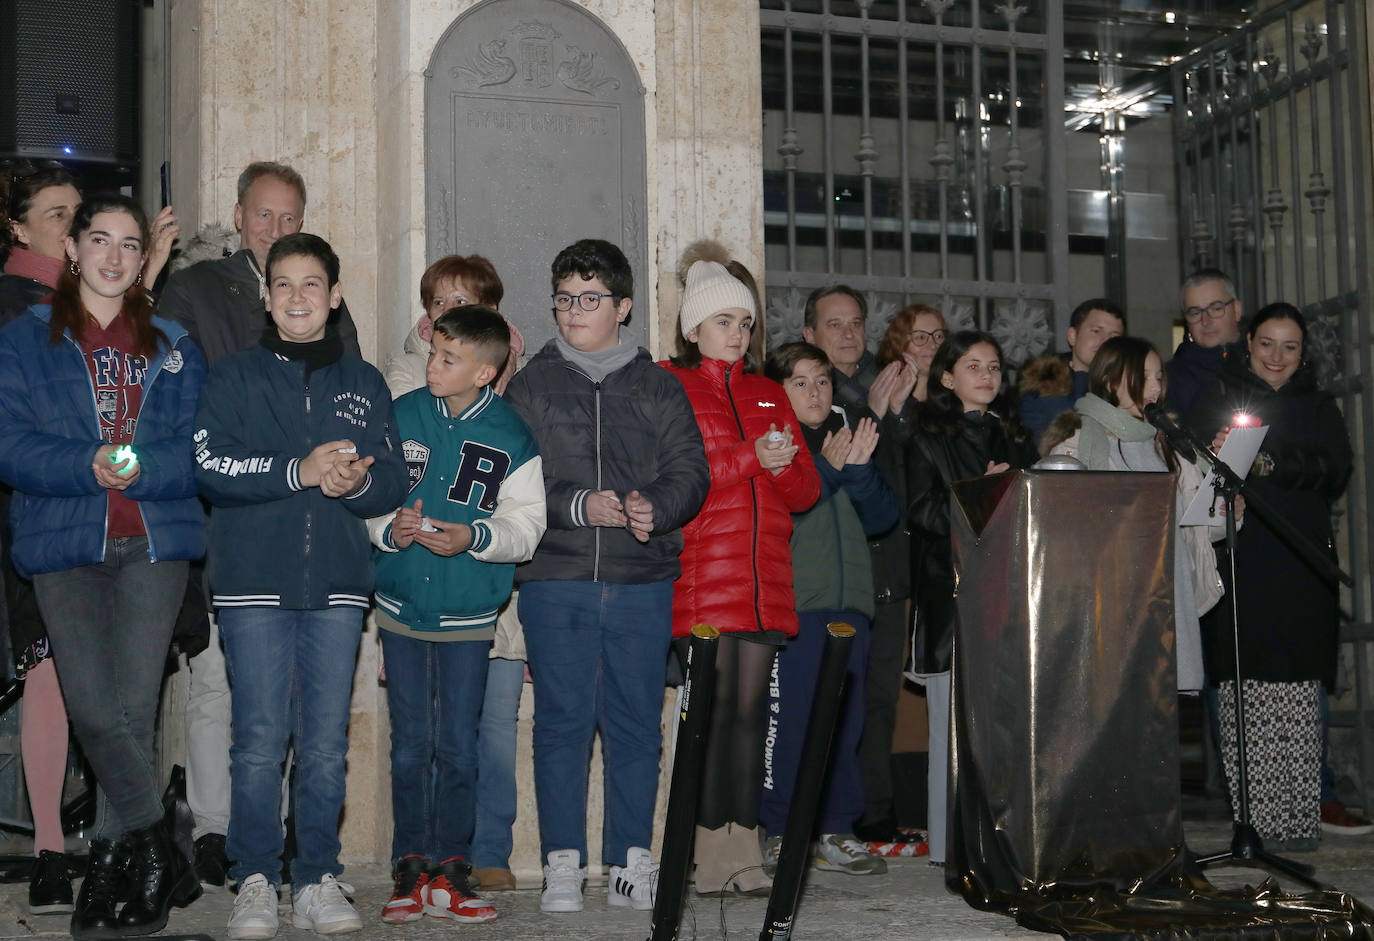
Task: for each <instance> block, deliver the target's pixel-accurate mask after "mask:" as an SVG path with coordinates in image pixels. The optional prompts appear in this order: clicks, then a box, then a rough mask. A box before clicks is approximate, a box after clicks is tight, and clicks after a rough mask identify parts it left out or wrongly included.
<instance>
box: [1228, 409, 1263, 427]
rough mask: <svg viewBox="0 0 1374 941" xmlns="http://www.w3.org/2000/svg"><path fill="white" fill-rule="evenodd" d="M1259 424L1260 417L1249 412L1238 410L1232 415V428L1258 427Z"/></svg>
mask: <svg viewBox="0 0 1374 941" xmlns="http://www.w3.org/2000/svg"><path fill="white" fill-rule="evenodd" d="M1258 426H1259V419H1258V418H1256V417H1255V416H1254V415H1251V414H1249V413H1248V412H1236V414H1234V415H1232V416H1231V427H1232V428H1256V427H1258Z"/></svg>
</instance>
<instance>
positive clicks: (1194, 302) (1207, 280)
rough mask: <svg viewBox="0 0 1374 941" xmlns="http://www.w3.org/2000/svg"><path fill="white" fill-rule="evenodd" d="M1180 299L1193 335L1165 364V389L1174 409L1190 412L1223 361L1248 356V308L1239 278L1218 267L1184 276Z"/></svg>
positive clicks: (1179, 346)
mask: <svg viewBox="0 0 1374 941" xmlns="http://www.w3.org/2000/svg"><path fill="white" fill-rule="evenodd" d="M1179 302H1180V304H1181V306H1182V309H1183V320H1184V322H1185V323H1186V324H1187V330H1188V335H1187V336H1186V337H1184V339H1183V342H1182V343H1180V344H1179V345H1178V349H1176V350H1174V358H1173V359H1171V360H1169V365H1167V366H1166V367H1164V371H1165V372H1166V373H1167V374H1168V377H1169V384H1168V388H1167V390H1166V392H1165V394H1166V396H1167V399H1168V403H1169V408H1170V410H1171V411H1173V412H1175V413H1177V414H1179V415H1183V416H1186V415H1187V414H1188V413H1189V412H1190V411H1192V409H1193V406H1194V405H1195V404H1197V399H1198V396H1199V394H1201V393H1202V392H1203V391H1204V390H1206V389H1208V388H1209V387H1210V386H1211V385H1212V380H1213V379H1214V378H1215V377H1216V375H1217V373H1218V372H1219V371H1220V370H1221V367H1222V364H1223V363H1225V362H1226V361H1227V360H1228V359H1230V358H1232V357H1236V356H1241V357H1243V356H1244V355H1245V344H1244V343H1243V342H1242V341H1241V339H1240V321H1241V318H1242V317H1243V316H1244V314H1245V311H1244V308H1243V307H1242V305H1241V302H1240V298H1238V297H1237V296H1236V285H1235V283H1234V282H1233V281H1232V280H1231V279H1230V278H1229V277H1227V276H1226V274H1225V272H1223V271H1220V270H1218V269H1216V268H1202V269H1200V270H1198V271H1195V272H1193V273H1192V274H1190V275H1189V276H1188V277H1187V278H1184V280H1183V285H1182V286H1181V287H1180V288H1179Z"/></svg>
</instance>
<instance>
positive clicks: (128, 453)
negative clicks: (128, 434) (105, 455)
mask: <svg viewBox="0 0 1374 941" xmlns="http://www.w3.org/2000/svg"><path fill="white" fill-rule="evenodd" d="M120 461H128V462H129V464H128V466H127V467H125V468H124V469H123V470H121V471H120V473H121V474H127V473H129V472H130V471H132V470H133V469H134V468H135V467H137V466H138V455H137V454H135V453H134V449H133V448H132V447H130V446H129V445H127V444H122V445H120V446H119V448H118V449H117V450H116V451H115V452H114V453H113V454H111V455H110V463H111V464H118V463H119V462H120Z"/></svg>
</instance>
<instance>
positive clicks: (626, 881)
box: [606, 846, 658, 912]
mask: <svg viewBox="0 0 1374 941" xmlns="http://www.w3.org/2000/svg"><path fill="white" fill-rule="evenodd" d="M657 895H658V867H657V866H655V865H654V858H653V856H651V855H650V854H649V851H648V850H646V849H644V848H643V847H641V846H631V847H630V849H629V852H627V853H626V854H625V865H624V866H612V867H611V875H610V878H609V879H607V880H606V901H608V902H610V903H611V904H612V905H621V906H625V905H628V906H629V907H631V908H633V909H634V910H635V911H637V912H647V911H648V910H649V909H651V908H653V907H654V898H655V896H657Z"/></svg>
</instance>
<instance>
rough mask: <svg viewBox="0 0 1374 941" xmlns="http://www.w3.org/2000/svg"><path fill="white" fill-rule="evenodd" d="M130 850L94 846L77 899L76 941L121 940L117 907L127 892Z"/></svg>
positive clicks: (110, 845)
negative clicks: (116, 912)
mask: <svg viewBox="0 0 1374 941" xmlns="http://www.w3.org/2000/svg"><path fill="white" fill-rule="evenodd" d="M128 870H129V848H128V847H127V846H125V845H124V844H123V843H112V842H110V841H109V840H96V841H95V842H94V843H92V844H91V857H90V862H89V864H88V865H87V867H86V878H85V879H83V880H82V881H81V893H80V894H79V895H78V896H77V897H76V911H75V912H73V913H72V925H71V933H72V937H73V938H76V939H77V941H102V939H106V938H117V937H119V919H118V917H117V916H116V915H115V907H116V906H117V905H118V904H119V903H120V902H121V901H123V899H124V897H125V893H126V892H127V891H128Z"/></svg>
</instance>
